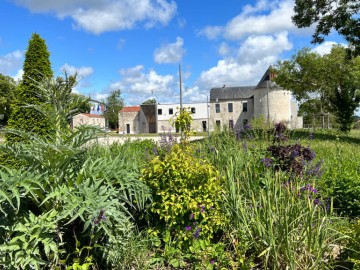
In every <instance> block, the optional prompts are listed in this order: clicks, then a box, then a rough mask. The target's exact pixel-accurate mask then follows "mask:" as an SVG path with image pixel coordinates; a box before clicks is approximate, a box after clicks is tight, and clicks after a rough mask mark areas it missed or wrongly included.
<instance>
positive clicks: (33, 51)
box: [7, 33, 53, 142]
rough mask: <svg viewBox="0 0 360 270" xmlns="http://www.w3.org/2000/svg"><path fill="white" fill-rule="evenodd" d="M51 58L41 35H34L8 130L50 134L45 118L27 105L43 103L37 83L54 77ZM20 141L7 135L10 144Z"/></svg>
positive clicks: (27, 53)
mask: <svg viewBox="0 0 360 270" xmlns="http://www.w3.org/2000/svg"><path fill="white" fill-rule="evenodd" d="M49 57H50V53H49V51H48V49H47V46H46V44H45V41H44V40H43V39H42V38H41V37H40V35H39V34H36V33H34V34H33V35H32V37H31V39H30V40H29V45H28V48H27V51H26V54H25V61H24V65H23V70H24V74H23V78H22V82H21V84H20V86H19V92H18V96H17V98H16V100H15V102H14V105H13V108H12V113H11V116H10V119H9V121H8V128H11V129H17V130H22V131H31V132H35V133H37V134H39V135H47V134H49V125H48V122H47V120H46V119H45V117H44V116H43V115H41V114H40V113H39V112H38V111H36V110H35V109H34V108H29V107H26V105H30V104H31V105H35V104H36V105H37V104H40V103H41V102H42V100H41V98H40V97H39V96H38V95H37V87H36V82H40V81H42V80H43V79H44V78H51V77H52V76H53V71H52V69H51V63H50V59H49ZM18 140H20V138H19V137H17V136H14V135H11V134H8V135H7V141H9V142H15V141H18Z"/></svg>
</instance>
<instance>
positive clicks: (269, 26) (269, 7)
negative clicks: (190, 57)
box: [198, 0, 313, 40]
mask: <svg viewBox="0 0 360 270" xmlns="http://www.w3.org/2000/svg"><path fill="white" fill-rule="evenodd" d="M294 5H295V4H294V0H274V1H271V0H258V1H256V2H255V4H254V5H245V6H244V7H243V8H242V11H241V12H240V14H239V15H237V16H236V17H234V18H232V19H231V20H230V21H228V22H227V23H226V25H224V26H219V25H218V26H206V27H204V28H203V29H202V30H200V31H199V32H198V34H200V35H204V36H206V37H207V38H208V39H215V38H217V37H219V36H220V35H222V36H223V37H224V38H226V39H229V40H240V39H242V38H244V37H247V36H249V35H264V34H274V33H277V32H283V31H287V32H294V33H295V32H296V33H310V32H312V31H313V27H311V28H305V29H298V28H297V27H296V26H295V25H294V24H293V23H292V20H291V16H292V15H293V14H294V10H293V8H294Z"/></svg>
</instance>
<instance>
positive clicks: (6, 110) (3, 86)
mask: <svg viewBox="0 0 360 270" xmlns="http://www.w3.org/2000/svg"><path fill="white" fill-rule="evenodd" d="M15 90H16V84H15V81H14V79H13V78H11V77H9V76H5V75H2V74H0V115H2V116H3V117H1V118H3V119H0V123H3V124H6V123H7V120H8V119H9V116H10V104H11V102H12V100H13V99H14V96H15Z"/></svg>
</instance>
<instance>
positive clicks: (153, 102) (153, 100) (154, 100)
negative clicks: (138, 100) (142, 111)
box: [142, 98, 157, 105]
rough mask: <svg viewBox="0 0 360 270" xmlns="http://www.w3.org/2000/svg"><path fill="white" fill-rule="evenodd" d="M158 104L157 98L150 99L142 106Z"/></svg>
mask: <svg viewBox="0 0 360 270" xmlns="http://www.w3.org/2000/svg"><path fill="white" fill-rule="evenodd" d="M156 103H157V101H156V99H155V98H150V99H148V100H146V101H144V102H143V103H142V104H143V105H147V104H156Z"/></svg>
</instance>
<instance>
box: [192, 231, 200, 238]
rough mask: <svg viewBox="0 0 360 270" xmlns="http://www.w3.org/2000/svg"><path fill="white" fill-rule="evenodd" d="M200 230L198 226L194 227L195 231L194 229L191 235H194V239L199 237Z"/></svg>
mask: <svg viewBox="0 0 360 270" xmlns="http://www.w3.org/2000/svg"><path fill="white" fill-rule="evenodd" d="M200 232H201V229H200V228H198V229H196V231H195V232H194V234H193V236H194V238H195V239H198V238H199V236H200Z"/></svg>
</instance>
